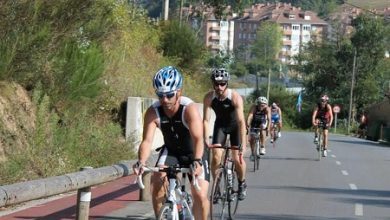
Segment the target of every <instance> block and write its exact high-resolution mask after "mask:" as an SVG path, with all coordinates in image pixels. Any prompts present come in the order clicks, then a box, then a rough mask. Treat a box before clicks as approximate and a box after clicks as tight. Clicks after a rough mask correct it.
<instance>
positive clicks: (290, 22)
mask: <svg viewBox="0 0 390 220" xmlns="http://www.w3.org/2000/svg"><path fill="white" fill-rule="evenodd" d="M225 12H226V13H225V14H226V15H227V16H225V17H224V18H223V19H222V20H221V19H217V18H216V17H215V16H214V14H213V9H212V8H209V7H206V6H205V5H201V6H190V7H188V8H183V13H184V15H185V16H189V17H191V16H193V15H196V16H197V17H203V22H202V24H201V25H202V26H203V28H202V29H203V33H204V42H205V44H206V46H207V47H208V48H209V49H210V51H211V52H213V53H214V54H217V53H221V52H222V53H226V52H232V51H233V50H234V49H236V48H247V49H250V47H251V46H252V44H253V42H254V41H255V39H256V32H257V30H258V28H259V27H260V25H261V23H262V22H264V21H272V22H276V23H277V24H279V25H280V27H281V29H282V30H283V38H282V41H283V47H282V49H281V51H280V53H279V55H278V57H279V59H280V60H281V61H282V62H284V63H289V64H290V63H292V59H291V57H292V56H294V55H296V54H298V53H299V50H300V48H301V46H302V44H304V43H307V42H308V41H310V40H321V39H322V38H323V37H324V36H326V34H327V29H328V24H327V22H325V21H324V20H322V19H320V18H319V17H318V16H317V15H316V14H315V13H314V12H311V11H303V10H301V9H300V8H299V7H294V6H292V5H291V4H290V3H275V4H272V3H266V4H255V5H253V6H252V7H251V8H249V9H245V10H244V13H243V15H242V16H239V17H238V16H237V15H236V14H234V13H233V12H232V10H231V8H230V7H228V8H226V11H225ZM248 51H249V50H248ZM248 56H249V53H248Z"/></svg>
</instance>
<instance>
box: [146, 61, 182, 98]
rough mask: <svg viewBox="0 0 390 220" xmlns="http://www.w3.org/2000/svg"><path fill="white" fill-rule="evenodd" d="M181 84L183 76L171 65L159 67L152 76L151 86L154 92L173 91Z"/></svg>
mask: <svg viewBox="0 0 390 220" xmlns="http://www.w3.org/2000/svg"><path fill="white" fill-rule="evenodd" d="M182 85H183V77H182V76H181V74H180V72H179V70H177V69H176V68H175V67H173V66H166V67H164V68H162V69H160V70H159V71H158V72H157V73H156V74H155V75H154V78H153V87H154V89H155V91H156V93H167V92H173V91H176V90H178V89H180V88H181V87H182Z"/></svg>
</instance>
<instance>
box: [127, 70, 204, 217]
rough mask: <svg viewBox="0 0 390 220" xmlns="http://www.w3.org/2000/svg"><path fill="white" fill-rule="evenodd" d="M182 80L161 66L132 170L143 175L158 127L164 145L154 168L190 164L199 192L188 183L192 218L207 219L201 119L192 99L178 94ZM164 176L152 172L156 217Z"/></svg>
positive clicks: (163, 194) (164, 182)
mask: <svg viewBox="0 0 390 220" xmlns="http://www.w3.org/2000/svg"><path fill="white" fill-rule="evenodd" d="M182 81H183V79H182V76H181V74H180V72H179V71H178V70H177V69H176V68H174V67H172V66H167V67H164V68H162V69H160V70H159V71H158V72H157V73H156V74H155V76H154V78H153V87H154V89H155V92H156V95H157V96H158V101H156V102H154V103H153V104H152V105H151V106H150V107H149V108H148V109H147V111H146V113H145V118H144V130H143V140H142V142H141V145H140V146H139V150H138V162H137V163H136V164H134V166H133V169H134V172H135V173H136V174H138V175H140V174H142V172H143V171H142V166H144V165H145V164H146V161H147V159H148V158H149V156H150V153H151V147H152V143H153V138H154V134H155V131H156V128H159V129H160V130H161V132H162V134H163V136H164V145H163V146H162V148H161V150H160V154H159V157H158V159H157V162H156V166H161V167H164V166H169V165H175V164H179V165H180V166H185V167H189V166H190V165H191V164H192V165H193V166H194V167H195V171H194V174H195V176H197V178H198V182H199V186H200V188H201V190H200V191H199V192H198V191H197V190H195V188H194V186H193V184H191V193H192V195H193V198H194V203H193V213H194V216H195V219H204V220H206V219H207V217H208V211H209V201H208V197H207V192H208V186H209V171H208V165H207V161H206V158H207V155H206V154H204V149H205V147H207V146H206V143H205V142H204V141H203V133H202V131H203V130H202V118H201V115H200V113H199V111H198V109H197V107H196V105H195V104H194V102H193V101H192V100H191V99H189V98H188V97H184V96H182V95H181V92H182V90H181V89H182V84H183V82H182ZM165 177H166V174H165V173H153V175H152V177H151V193H152V203H153V209H154V213H155V215H156V216H157V215H158V213H159V210H160V208H161V207H162V205H163V202H164V200H165V190H164V189H165V188H164V185H166V182H167V181H164V179H166V178H165ZM190 180H191V176H190Z"/></svg>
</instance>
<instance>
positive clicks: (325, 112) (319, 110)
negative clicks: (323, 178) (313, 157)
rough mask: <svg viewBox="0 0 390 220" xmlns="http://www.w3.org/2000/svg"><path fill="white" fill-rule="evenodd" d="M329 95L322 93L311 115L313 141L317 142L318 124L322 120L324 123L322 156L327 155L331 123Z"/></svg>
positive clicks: (331, 114)
mask: <svg viewBox="0 0 390 220" xmlns="http://www.w3.org/2000/svg"><path fill="white" fill-rule="evenodd" d="M328 102H329V97H328V96H327V95H322V96H321V98H320V102H319V103H317V106H316V107H315V109H314V111H313V115H312V123H313V126H314V130H315V132H314V143H315V144H318V124H319V123H320V122H322V123H323V124H324V151H323V152H322V156H323V157H326V156H327V154H328V153H327V149H328V133H329V132H328V128H329V127H330V126H331V125H332V122H333V113H332V107H331V106H330V104H329V103H328Z"/></svg>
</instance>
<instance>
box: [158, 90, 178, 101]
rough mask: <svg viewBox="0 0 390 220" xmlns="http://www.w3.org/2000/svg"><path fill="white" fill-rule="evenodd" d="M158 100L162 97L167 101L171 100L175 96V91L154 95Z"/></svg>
mask: <svg viewBox="0 0 390 220" xmlns="http://www.w3.org/2000/svg"><path fill="white" fill-rule="evenodd" d="M156 95H157V96H158V98H159V99H162V98H164V97H167V99H171V98H172V97H173V96H175V95H176V91H173V92H167V93H156Z"/></svg>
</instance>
